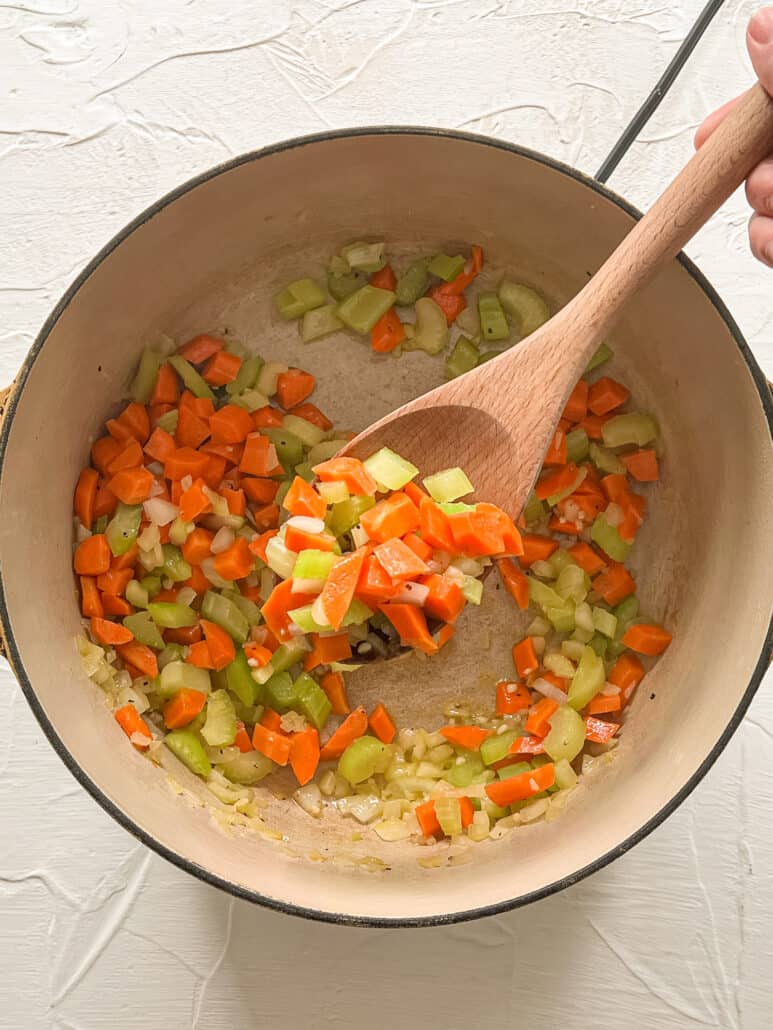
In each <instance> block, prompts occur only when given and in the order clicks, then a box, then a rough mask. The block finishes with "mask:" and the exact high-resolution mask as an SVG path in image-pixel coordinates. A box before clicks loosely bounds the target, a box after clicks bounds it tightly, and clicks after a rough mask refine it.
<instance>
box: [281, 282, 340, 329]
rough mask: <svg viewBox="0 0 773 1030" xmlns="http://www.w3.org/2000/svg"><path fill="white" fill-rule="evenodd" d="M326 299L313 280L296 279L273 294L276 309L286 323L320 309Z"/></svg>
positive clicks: (323, 292)
mask: <svg viewBox="0 0 773 1030" xmlns="http://www.w3.org/2000/svg"><path fill="white" fill-rule="evenodd" d="M326 299H327V298H326V297H325V291H324V290H323V289H321V287H320V286H318V285H317V283H315V282H314V280H313V279H296V280H295V282H292V283H290V284H289V285H288V286H286V287H285V289H283V290H280V291H279V293H276V294H274V303H275V304H276V309H277V311H278V312H279V314H280V315H281V317H282V318H284V319H285V320H286V321H288V322H289V321H291V320H292V319H294V318H300V317H301V315H304V314H306V312H307V311H312V310H313V309H314V308H319V307H321V306H322V305H323V304H324V303H325V300H326Z"/></svg>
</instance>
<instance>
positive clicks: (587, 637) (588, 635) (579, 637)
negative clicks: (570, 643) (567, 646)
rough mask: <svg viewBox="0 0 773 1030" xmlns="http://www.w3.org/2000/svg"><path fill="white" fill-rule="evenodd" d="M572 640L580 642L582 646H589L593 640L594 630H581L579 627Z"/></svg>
mask: <svg viewBox="0 0 773 1030" xmlns="http://www.w3.org/2000/svg"><path fill="white" fill-rule="evenodd" d="M572 640H574V641H578V642H579V643H581V644H588V643H590V641H591V640H593V630H592V629H580V627H579V626H578V627H577V628H576V629H575V631H574V633H572Z"/></svg>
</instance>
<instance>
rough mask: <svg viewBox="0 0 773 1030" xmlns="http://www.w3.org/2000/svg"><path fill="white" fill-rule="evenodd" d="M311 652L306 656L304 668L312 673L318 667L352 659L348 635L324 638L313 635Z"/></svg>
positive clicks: (341, 634)
mask: <svg viewBox="0 0 773 1030" xmlns="http://www.w3.org/2000/svg"><path fill="white" fill-rule="evenodd" d="M311 644H312V647H311V651H309V653H308V654H307V655H306V658H305V659H304V662H303V668H304V669H305V670H306V672H311V670H312V669H316V668H317V666H318V665H330V663H331V662H342V661H345V659H347V658H351V657H352V647H351V644H350V643H349V635H348V633H337V634H335V635H334V636H329V637H322V636H320V635H319V633H312V634H311Z"/></svg>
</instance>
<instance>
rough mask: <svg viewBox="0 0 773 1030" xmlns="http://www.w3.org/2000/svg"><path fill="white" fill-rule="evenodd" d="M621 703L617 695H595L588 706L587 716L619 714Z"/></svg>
mask: <svg viewBox="0 0 773 1030" xmlns="http://www.w3.org/2000/svg"><path fill="white" fill-rule="evenodd" d="M622 707H623V702H622V699H621V697H620V695H619V694H596V696H595V697H594V698H593V699H592V700H591V701H590V703H589V704H588V715H606V714H608V713H609V712H619V711H620V709H621V708H622Z"/></svg>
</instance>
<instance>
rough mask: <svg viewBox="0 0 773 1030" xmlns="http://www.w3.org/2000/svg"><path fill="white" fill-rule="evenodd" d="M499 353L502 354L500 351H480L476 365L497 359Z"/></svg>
mask: <svg viewBox="0 0 773 1030" xmlns="http://www.w3.org/2000/svg"><path fill="white" fill-rule="evenodd" d="M501 353H502V351H501V350H484V351H481V355H480V357H479V358H478V365H485V364H486V362H487V361H491V359H492V358H498V357H499V355H500V354H501ZM476 367H477V366H476Z"/></svg>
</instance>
